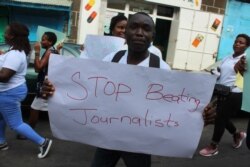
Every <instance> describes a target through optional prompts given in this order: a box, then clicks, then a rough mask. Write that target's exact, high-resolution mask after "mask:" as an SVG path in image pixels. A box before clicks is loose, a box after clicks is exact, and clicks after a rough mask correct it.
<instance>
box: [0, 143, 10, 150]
mask: <svg viewBox="0 0 250 167" xmlns="http://www.w3.org/2000/svg"><path fill="white" fill-rule="evenodd" d="M8 149H9V146H8V144H7V142H4V143H2V144H0V150H3V151H4V150H8Z"/></svg>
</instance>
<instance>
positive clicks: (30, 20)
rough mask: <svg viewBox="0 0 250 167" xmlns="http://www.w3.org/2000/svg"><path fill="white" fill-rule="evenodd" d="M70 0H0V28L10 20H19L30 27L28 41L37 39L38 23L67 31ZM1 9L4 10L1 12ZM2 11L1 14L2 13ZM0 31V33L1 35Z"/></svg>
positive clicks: (68, 30)
mask: <svg viewBox="0 0 250 167" xmlns="http://www.w3.org/2000/svg"><path fill="white" fill-rule="evenodd" d="M71 4H72V1H71V0H47V1H43V0H10V1H0V7H1V12H0V19H1V20H0V21H1V24H0V26H1V30H2V27H5V26H6V25H7V24H8V23H10V22H14V21H17V22H21V23H24V24H26V25H27V26H28V27H29V29H30V36H29V39H30V41H37V40H39V39H37V37H36V31H37V27H38V25H41V26H45V27H48V28H52V29H56V30H58V31H61V32H65V33H67V34H68V33H69V32H70V29H69V24H70V12H71ZM2 9H3V11H4V12H2ZM2 13H3V14H2ZM1 33H2V32H1V31H0V35H1ZM0 40H1V38H0Z"/></svg>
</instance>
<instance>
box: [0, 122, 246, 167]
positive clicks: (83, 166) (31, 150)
mask: <svg viewBox="0 0 250 167" xmlns="http://www.w3.org/2000/svg"><path fill="white" fill-rule="evenodd" d="M233 121H234V122H235V125H236V126H237V127H238V128H239V129H241V130H246V126H247V121H248V118H234V120H233ZM36 130H37V131H38V132H39V133H40V134H42V135H44V136H48V137H50V138H52V139H53V145H52V150H51V152H50V153H49V155H48V157H46V158H45V159H38V158H37V155H36V154H37V153H38V148H37V146H36V145H35V144H33V143H31V142H30V141H27V140H17V139H16V134H15V133H14V132H13V131H10V129H7V140H8V143H9V145H10V148H9V150H7V151H0V167H89V166H90V162H91V159H92V158H93V155H94V151H95V148H94V147H92V146H88V145H84V144H80V143H74V142H69V141H62V140H59V139H56V138H54V137H53V136H52V134H51V130H50V125H49V121H48V119H46V118H45V119H41V120H40V122H39V124H38V125H37V128H36ZM212 132H213V125H209V126H207V127H205V128H204V130H203V133H202V137H201V139H200V143H199V146H198V149H197V151H196V153H195V154H194V157H193V158H192V159H186V158H171V157H161V156H152V167H201V166H202V167H249V166H250V150H248V149H247V147H246V144H245V142H244V143H243V145H242V147H241V148H239V149H237V150H235V149H233V148H232V147H231V144H232V137H231V135H229V133H228V132H225V134H224V136H223V138H222V141H221V144H220V147H219V154H218V155H216V156H214V157H202V156H200V155H199V154H198V150H200V149H201V148H202V147H204V146H205V145H206V144H208V143H209V141H210V138H211V135H212ZM166 149H167V148H166ZM117 167H125V165H124V163H123V162H122V161H121V160H120V161H119V163H118V164H117Z"/></svg>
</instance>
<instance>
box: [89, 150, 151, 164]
mask: <svg viewBox="0 0 250 167" xmlns="http://www.w3.org/2000/svg"><path fill="white" fill-rule="evenodd" d="M120 158H122V159H123V161H124V163H125V165H126V166H127V167H150V166H151V155H148V154H140V153H131V152H125V151H116V150H107V149H103V148H97V149H96V152H95V156H94V160H93V162H92V164H91V167H115V165H116V164H117V162H118V161H119V159H120Z"/></svg>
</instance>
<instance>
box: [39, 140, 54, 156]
mask: <svg viewBox="0 0 250 167" xmlns="http://www.w3.org/2000/svg"><path fill="white" fill-rule="evenodd" d="M51 145H52V140H51V139H47V138H46V139H45V142H44V144H43V145H41V146H40V147H39V149H40V153H39V154H38V155H37V157H38V158H45V157H46V155H47V154H48V153H49V150H50V147H51Z"/></svg>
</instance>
